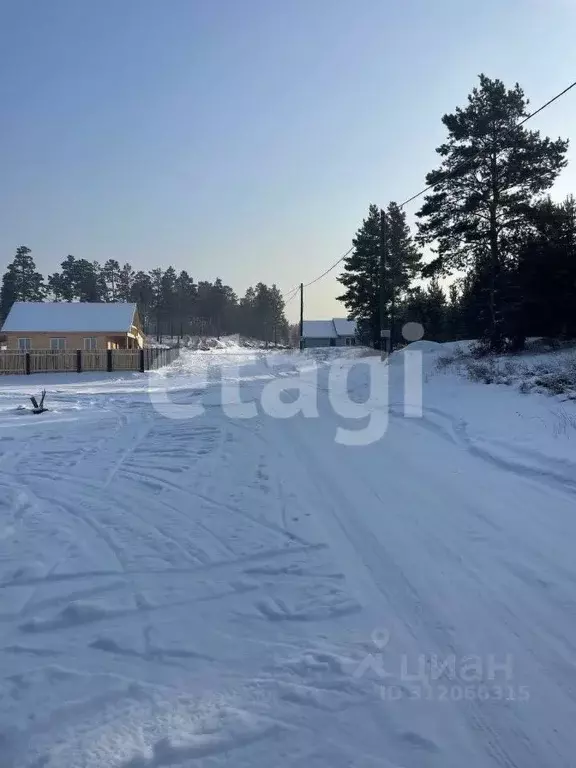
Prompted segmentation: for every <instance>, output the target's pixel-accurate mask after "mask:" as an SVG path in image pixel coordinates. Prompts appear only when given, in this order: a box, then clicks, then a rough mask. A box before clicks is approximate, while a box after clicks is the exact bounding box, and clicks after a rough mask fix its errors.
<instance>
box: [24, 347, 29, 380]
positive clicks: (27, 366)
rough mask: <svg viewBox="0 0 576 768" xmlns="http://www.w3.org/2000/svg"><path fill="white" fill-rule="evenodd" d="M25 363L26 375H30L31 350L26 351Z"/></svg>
mask: <svg viewBox="0 0 576 768" xmlns="http://www.w3.org/2000/svg"><path fill="white" fill-rule="evenodd" d="M25 365H26V376H30V352H26V358H25Z"/></svg>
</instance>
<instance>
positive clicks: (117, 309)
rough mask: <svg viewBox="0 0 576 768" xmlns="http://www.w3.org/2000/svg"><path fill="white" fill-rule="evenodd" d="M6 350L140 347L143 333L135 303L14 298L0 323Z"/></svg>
mask: <svg viewBox="0 0 576 768" xmlns="http://www.w3.org/2000/svg"><path fill="white" fill-rule="evenodd" d="M2 334H3V335H4V336H5V337H6V340H7V349H9V350H19V351H21V352H27V351H30V350H36V349H51V350H54V351H63V350H67V349H69V350H74V349H82V350H86V351H91V350H97V349H141V348H142V347H143V346H144V333H143V330H142V324H141V322H140V318H139V316H138V309H137V307H136V304H130V303H127V302H110V303H106V302H78V301H77V302H61V301H17V302H15V303H14V304H13V305H12V308H11V309H10V312H9V313H8V317H7V318H6V321H5V322H4V325H3V326H2Z"/></svg>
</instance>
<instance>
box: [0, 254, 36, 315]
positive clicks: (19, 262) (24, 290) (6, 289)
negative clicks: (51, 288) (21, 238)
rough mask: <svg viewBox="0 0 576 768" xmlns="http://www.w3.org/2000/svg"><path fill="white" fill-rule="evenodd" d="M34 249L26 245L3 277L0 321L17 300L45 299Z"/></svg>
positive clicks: (0, 293) (0, 290) (0, 292)
mask: <svg viewBox="0 0 576 768" xmlns="http://www.w3.org/2000/svg"><path fill="white" fill-rule="evenodd" d="M31 253H32V251H31V250H30V248H27V247H26V246H25V245H21V246H20V247H19V248H17V249H16V255H15V256H14V259H13V260H12V262H11V263H10V264H9V265H8V269H7V270H6V272H5V273H4V276H3V277H2V287H1V289H0V321H1V322H3V321H4V319H5V318H6V317H7V315H8V312H10V309H11V307H12V304H13V303H14V302H15V301H43V300H44V297H45V295H46V288H45V286H44V278H43V277H42V275H41V273H40V272H38V271H37V269H36V264H35V263H34V259H33V258H32V256H31V255H30V254H31Z"/></svg>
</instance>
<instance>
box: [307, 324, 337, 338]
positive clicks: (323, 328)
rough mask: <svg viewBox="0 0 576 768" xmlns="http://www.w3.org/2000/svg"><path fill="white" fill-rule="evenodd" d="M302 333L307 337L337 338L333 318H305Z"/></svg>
mask: <svg viewBox="0 0 576 768" xmlns="http://www.w3.org/2000/svg"><path fill="white" fill-rule="evenodd" d="M302 335H303V337H304V338H305V339H335V338H336V329H335V328H334V323H333V322H332V320H304V323H303V327H302Z"/></svg>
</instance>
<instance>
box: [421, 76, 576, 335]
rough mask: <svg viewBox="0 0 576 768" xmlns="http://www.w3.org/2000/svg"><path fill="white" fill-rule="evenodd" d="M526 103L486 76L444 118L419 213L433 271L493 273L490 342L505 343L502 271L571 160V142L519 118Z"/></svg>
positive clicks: (489, 302)
mask: <svg viewBox="0 0 576 768" xmlns="http://www.w3.org/2000/svg"><path fill="white" fill-rule="evenodd" d="M527 107H528V102H527V100H526V98H525V96H524V92H523V90H522V89H521V88H520V86H519V85H516V86H515V87H514V88H512V89H510V90H507V89H506V87H505V86H504V83H503V82H502V81H501V80H491V79H490V78H488V77H486V76H485V75H480V85H479V87H477V88H474V89H473V91H472V93H471V94H470V95H469V97H468V104H467V105H466V106H465V107H464V108H460V107H459V108H457V109H456V111H455V112H454V113H453V114H447V115H444V117H443V118H442V122H443V123H444V125H445V126H446V128H447V130H448V139H447V141H446V142H445V143H444V144H442V145H441V146H440V147H438V149H437V150H436V151H437V152H438V154H439V155H440V157H441V158H442V163H441V165H440V167H439V168H437V169H436V170H433V171H431V172H430V173H429V174H428V175H427V177H426V183H427V184H428V185H429V186H432V187H433V192H431V194H429V195H428V196H427V197H426V199H425V203H424V205H423V206H422V208H421V210H420V211H419V212H418V214H417V215H418V216H419V217H420V219H421V223H420V228H419V229H420V232H419V235H420V240H421V242H423V243H427V244H434V246H435V249H436V253H437V256H436V258H435V259H434V260H433V261H432V262H431V263H430V264H429V265H428V267H427V274H428V275H432V274H434V273H435V272H444V273H451V272H453V271H454V270H457V269H470V268H471V267H473V266H474V267H475V268H479V267H480V266H481V269H482V271H483V273H484V274H485V275H486V277H487V278H488V285H487V292H486V299H487V307H486V309H487V313H486V320H487V322H486V323H485V328H484V331H485V334H486V336H487V339H488V340H489V343H490V347H491V348H492V349H494V350H501V349H502V348H503V346H504V343H505V327H504V317H503V311H502V303H503V296H502V290H503V274H504V272H505V270H506V269H507V266H508V265H507V261H508V260H509V259H510V258H512V257H513V254H514V243H515V241H516V239H517V233H518V230H519V228H521V226H522V224H523V222H524V221H525V217H526V215H527V214H526V212H527V211H528V210H529V208H530V207H531V206H532V205H533V204H534V203H535V201H536V200H537V199H538V197H539V196H540V195H541V194H542V193H543V192H545V190H547V189H548V188H549V187H551V186H552V184H553V183H554V181H555V179H556V177H557V176H558V174H559V172H560V171H561V169H562V168H563V167H564V166H565V165H566V160H565V155H566V150H567V147H568V142H567V141H563V140H562V139H557V140H556V141H551V140H550V139H549V138H542V137H541V136H540V133H539V132H538V131H530V130H528V129H527V128H525V127H524V126H523V125H520V123H521V122H522V121H523V120H524V119H525V118H526V117H527V116H528V110H527Z"/></svg>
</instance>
